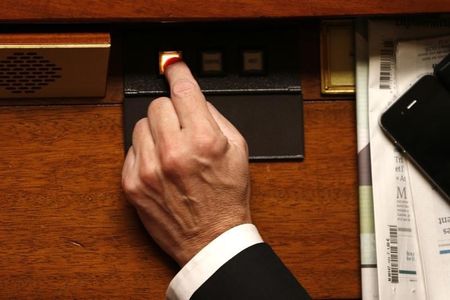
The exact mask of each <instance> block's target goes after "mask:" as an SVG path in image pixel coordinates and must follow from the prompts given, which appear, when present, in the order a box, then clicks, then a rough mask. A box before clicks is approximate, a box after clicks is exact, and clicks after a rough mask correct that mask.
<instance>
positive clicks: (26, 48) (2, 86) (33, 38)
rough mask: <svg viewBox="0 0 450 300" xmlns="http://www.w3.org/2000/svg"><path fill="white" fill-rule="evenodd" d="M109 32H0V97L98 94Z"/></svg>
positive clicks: (102, 84)
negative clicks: (12, 33)
mask: <svg viewBox="0 0 450 300" xmlns="http://www.w3.org/2000/svg"><path fill="white" fill-rule="evenodd" d="M110 45H111V43H110V38H109V34H98V33H96V34H73V33H71V34H14V35H0V98H31V97H35V98H43V97H102V96H103V95H104V93H105V88H106V80H107V69H108V59H109V49H110Z"/></svg>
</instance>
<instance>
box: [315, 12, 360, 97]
mask: <svg viewBox="0 0 450 300" xmlns="http://www.w3.org/2000/svg"><path fill="white" fill-rule="evenodd" d="M353 35H354V30H353V22H352V21H351V20H327V21H322V24H321V33H320V63H321V88H322V93H323V94H334V95H336V94H354V93H355V58H354V42H353V40H354V38H353Z"/></svg>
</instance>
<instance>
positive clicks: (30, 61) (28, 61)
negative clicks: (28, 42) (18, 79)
mask: <svg viewBox="0 0 450 300" xmlns="http://www.w3.org/2000/svg"><path fill="white" fill-rule="evenodd" d="M27 63H29V64H34V63H36V60H34V59H30V60H27Z"/></svg>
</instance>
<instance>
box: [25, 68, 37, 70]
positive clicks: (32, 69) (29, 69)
mask: <svg viewBox="0 0 450 300" xmlns="http://www.w3.org/2000/svg"><path fill="white" fill-rule="evenodd" d="M25 70H27V71H36V68H26V69H25Z"/></svg>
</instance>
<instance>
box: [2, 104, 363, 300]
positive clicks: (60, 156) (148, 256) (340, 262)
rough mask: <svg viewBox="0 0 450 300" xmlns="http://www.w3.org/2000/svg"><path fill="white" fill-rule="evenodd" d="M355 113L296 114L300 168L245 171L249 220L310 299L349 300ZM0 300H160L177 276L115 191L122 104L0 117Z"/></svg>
mask: <svg viewBox="0 0 450 300" xmlns="http://www.w3.org/2000/svg"><path fill="white" fill-rule="evenodd" d="M354 124H355V121H354V102H353V101H340V102H324V101H321V102H308V103H306V104H305V130H306V158H305V161H304V162H283V163H254V164H252V165H251V172H252V188H253V194H252V211H253V216H254V221H255V223H256V224H257V226H258V227H259V228H260V231H261V233H262V235H263V237H264V238H265V240H266V241H268V242H269V243H270V244H271V245H272V246H273V247H274V249H275V250H276V252H277V253H278V254H279V255H280V257H281V258H282V260H283V261H284V262H285V263H286V264H287V266H288V267H289V268H290V269H291V270H292V271H293V272H294V274H295V275H296V276H297V278H298V279H299V280H300V281H301V282H302V283H303V285H304V286H305V287H306V288H307V289H308V291H309V292H310V293H311V295H312V296H313V297H314V298H359V297H360V281H359V250H358V244H359V242H358V221H357V215H358V214H357V196H356V192H357V186H356V156H355V151H356V148H355V147H356V146H355V134H354V133H355V125H354ZM0 140H1V143H0V270H1V272H0V298H40V299H42V298H77V299H92V298H96V299H98V298H103V299H104V298H108V299H112V298H128V299H163V297H164V293H165V289H166V287H167V285H168V283H169V281H170V280H171V278H172V276H173V275H174V274H175V273H176V271H177V267H176V265H175V264H174V263H173V262H172V261H171V260H170V259H168V258H167V256H165V255H164V254H163V253H162V252H161V251H160V250H159V249H158V248H157V247H156V245H155V244H154V243H153V242H152V240H151V239H150V238H148V236H147V234H146V233H145V231H144V229H143V227H142V226H141V224H140V222H139V221H138V218H137V216H136V214H135V212H134V210H133V209H132V208H131V207H130V205H129V204H127V202H126V200H125V199H124V197H123V195H122V192H121V187H120V172H121V167H122V163H123V157H124V153H123V149H122V147H123V140H122V110H121V106H120V105H111V106H104V105H81V106H64V105H63V106H16V107H7V106H4V107H0Z"/></svg>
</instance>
